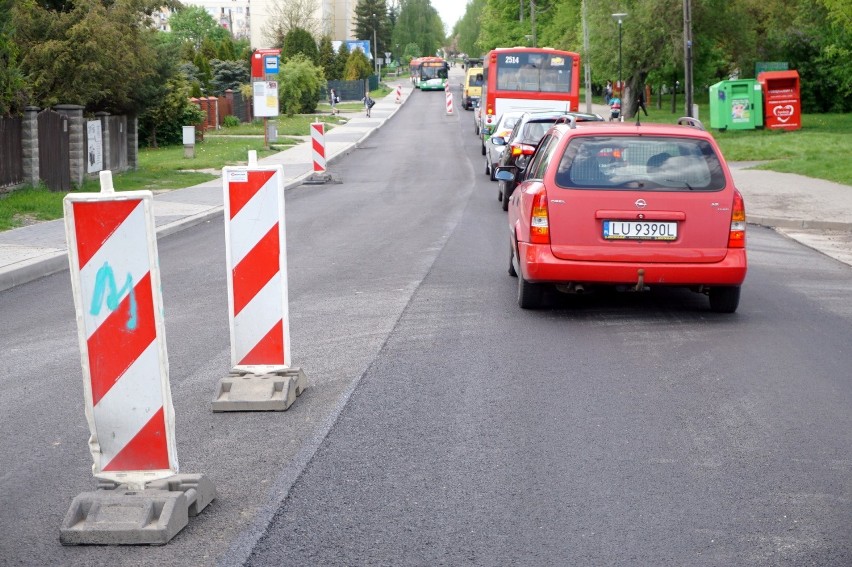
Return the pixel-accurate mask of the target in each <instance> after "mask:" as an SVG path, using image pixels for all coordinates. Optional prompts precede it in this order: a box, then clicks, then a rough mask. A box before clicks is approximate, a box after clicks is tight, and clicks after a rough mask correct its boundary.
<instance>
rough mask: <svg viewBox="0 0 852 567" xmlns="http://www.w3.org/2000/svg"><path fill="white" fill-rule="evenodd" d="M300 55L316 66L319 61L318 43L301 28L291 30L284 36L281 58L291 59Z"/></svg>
mask: <svg viewBox="0 0 852 567" xmlns="http://www.w3.org/2000/svg"><path fill="white" fill-rule="evenodd" d="M300 53H301V54H302V55H304V56H305V57H307V58H308V59H310V61H311V62H312V63H314V64H317V63H318V61H319V51H318V50H317V42H316V41H315V40H314V37H313V36H312V35H311V33H310V32H309V31H308V30H305V29H302V28H299V27H296V28H291V29H290V31H288V32H287V33H286V34H285V35H284V42H283V43H282V44H281V57H282V59H290V58H292V57H294V56H296V55H298V54H300Z"/></svg>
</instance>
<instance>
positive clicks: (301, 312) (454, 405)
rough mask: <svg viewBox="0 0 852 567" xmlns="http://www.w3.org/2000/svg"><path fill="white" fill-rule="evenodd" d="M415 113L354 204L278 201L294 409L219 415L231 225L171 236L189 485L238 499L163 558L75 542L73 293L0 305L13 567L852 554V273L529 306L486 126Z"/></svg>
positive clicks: (759, 276) (169, 265) (819, 561)
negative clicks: (304, 383)
mask: <svg viewBox="0 0 852 567" xmlns="http://www.w3.org/2000/svg"><path fill="white" fill-rule="evenodd" d="M412 97H413V100H410V101H409V102H408V103H407V104H406V105H405V107H404V108H403V109H401V111H400V112H399V113H398V114H397V115H396V116H395V117H394V118H393V120H392V121H391V122H389V123H388V124H387V125H386V126H385V127H384V128H382V130H380V131H379V132H378V133H376V135H374V136H373V137H371V138H370V140H369V141H368V142H367V144H366V145H365V147H363V148H362V149H360V150H357V151H355V152H353V153H352V154H350V155H349V156H347V157H346V158H345V159H344V160H342V161H341V162H339V165H336V166H335V167H334V172H335V173H336V174H338V175H339V176H340V177H342V178H343V180H344V183H343V184H341V185H327V186H322V187H302V188H297V189H294V190H291V191H288V193H287V211H288V213H287V222H288V233H287V237H288V252H289V257H288V261H289V268H290V277H289V280H290V301H291V305H290V317H291V324H292V328H293V333H294V336H293V358H294V361H295V363H296V364H298V365H301V366H302V367H303V368H304V369H305V371H306V373H307V375H308V378H309V388H308V390H306V392H305V393H304V394H303V396H302V397H300V398H299V400H298V401H297V402H296V404H294V406H293V407H292V408H291V409H290V410H288V411H287V412H285V413H245V414H242V413H240V414H212V413H211V412H210V409H209V402H210V400H211V399H212V396H213V393H214V388H215V384H216V382H217V381H218V380H219V378H221V377H222V376H223V375H224V374H225V373H226V372H227V367H228V333H227V306H226V301H225V297H226V292H225V268H224V234H223V228H222V223H221V221H218V220H216V221H211V222H208V223H205V224H203V225H201V226H198V227H194V228H192V229H189V230H186V231H184V232H181V233H179V234H175V235H172V236H169V237H166V238H163V239H161V240H160V242H159V249H160V262H161V268H162V281H163V291H164V303H165V310H166V325H167V337H168V347H169V359H170V364H171V369H170V370H171V384H172V394H173V398H174V403H175V411H176V415H177V436H178V453H179V456H180V460H181V471H182V472H192V473H203V474H206V475H207V476H209V477H210V478H211V479H212V480H213V482H214V483H215V485H216V487H217V489H218V491H219V497H218V499H217V500H216V501H214V503H213V504H212V505H211V506H210V507H209V508H208V509H207V510H205V512H204V513H203V514H202V515H201V516H199V517H197V518H193V519H191V521H190V524H189V526H188V527H187V528H186V529H185V530H184V531H183V532H181V533H180V534H179V535H178V536H177V537H176V538H175V539H174V540H173V541H172V542H170V543H169V544H168V545H167V546H164V547H150V548H149V547H128V548H113V547H80V548H64V547H62V546H61V545H60V544H59V542H58V528H59V525H60V523H61V520H62V517H63V516H64V514H65V512H66V510H67V507H68V505H69V503H70V501H71V499H72V498H73V497H74V496H75V495H77V494H78V493H80V492H83V491H86V490H91V489H92V488H93V485H94V483H93V480H92V477H91V473H90V466H91V457H90V456H89V454H88V451H87V447H86V443H85V440H86V439H87V437H88V430H87V428H86V424H85V420H84V418H83V412H82V395H81V388H80V384H81V379H80V364H79V351H78V347H77V343H76V328H75V323H74V311H73V304H72V301H71V294H70V289H69V283H68V279H67V278H68V275H67V273H62V274H57V275H55V276H51V277H48V278H44V279H42V280H39V281H36V282H32V283H30V284H26V285H23V286H19V287H17V288H13V289H11V290H8V291H5V292H2V293H0V313H3V325H2V326H0V337H2V342H3V344H4V345H5V349H4V355H3V356H4V361H5V362H4V365H3V366H4V367H5V368H6V369H7V372H6V373H4V375H3V376H2V378H0V380H2V382H0V385H2V387H0V407H2V408H4V411H3V412H2V414H0V425H2V427H3V431H4V434H5V435H4V436H3V437H2V438H0V455H2V456H3V469H2V470H0V488H2V490H0V563H8V564H12V565H16V564H23V565H47V564H63V565H92V564H116V565H151V564H163V565H166V564H178V565H212V564H220V565H234V564H239V563H242V562H244V561H248V563H249V564H251V565H442V564H443V565H489V566H490V565H571V564H613V565H619V564H620V565H666V564H667V565H787V564H790V565H799V564H815V565H849V564H850V563H852V541H850V539H852V537H850V527H849V526H850V525H851V524H850V520H852V506H851V505H850V487H851V486H852V482H850V481H852V463H850V460H849V455H850V449H852V438H850V434H849V432H850V431H852V427H850V426H852V423H850V422H852V411H850V410H852V396H851V395H850V383H849V382H850V377H849V371H848V369H849V368H850V366H852V351H850V349H849V347H848V337H849V336H852V301H850V297H852V270H850V268H849V267H848V266H846V265H844V264H841V263H839V262H837V261H834V260H831V259H830V258H827V257H825V256H823V255H821V254H819V253H816V252H814V251H812V250H810V249H808V248H805V247H803V246H801V245H799V244H796V243H795V242H792V241H790V240H788V239H786V238H784V237H781V236H779V235H777V234H776V233H774V232H772V231H770V230H767V229H761V228H755V227H751V228H750V232H749V253H750V261H751V263H750V273H749V276H748V279H747V281H746V286H745V288H744V291H743V299H742V303H741V307H740V310H739V311H738V313H737V314H735V315H733V316H725V315H717V314H712V313H710V312H709V309H708V307H707V300H706V298H705V297H703V296H699V295H695V294H692V293H690V292H687V291H681V290H672V291H661V292H655V293H651V294H643V295H627V294H623V295H615V296H607V297H597V296H589V297H583V298H556V299H555V301H554V306H553V308H552V309H550V310H545V311H541V312H526V311H521V310H520V309H518V308H517V305H516V304H515V297H514V294H515V285H516V280H515V279H513V278H511V277H509V276H508V274H507V273H506V266H507V264H508V245H507V241H506V236H505V232H504V231H505V230H507V229H506V221H505V213H503V212H502V210H500V208H499V203H498V202H497V200H496V194H497V186H496V183H493V182H490V181H488V178H487V177H486V176H484V175H483V174H482V171H483V165H484V164H483V159H484V158H483V157H482V156H481V154H480V153H479V143H478V140H477V138H476V137H474V136H473V135H472V126H471V124H470V120H471V115H470V113H465V112H460V113H459V114H458V115H457V116H455V117H447V116H444V114H443V103H444V100H443V97H442V96H441V95H440V93H415V94H413V95H412ZM424 117H434V119H431V118H430V119H426V118H424ZM424 156H428V157H427V158H426V159H424ZM326 433H328V435H326ZM282 504H283V505H282Z"/></svg>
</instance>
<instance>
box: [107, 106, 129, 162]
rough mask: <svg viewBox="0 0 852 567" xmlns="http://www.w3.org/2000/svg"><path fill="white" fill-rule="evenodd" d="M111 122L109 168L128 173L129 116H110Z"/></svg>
mask: <svg viewBox="0 0 852 567" xmlns="http://www.w3.org/2000/svg"><path fill="white" fill-rule="evenodd" d="M107 120H108V121H109V154H110V155H109V168H110V169H111V170H112V171H127V169H128V168H127V116H123V115H122V116H110V117H108V118H107Z"/></svg>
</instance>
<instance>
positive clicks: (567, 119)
mask: <svg viewBox="0 0 852 567" xmlns="http://www.w3.org/2000/svg"><path fill="white" fill-rule="evenodd" d="M554 124H568V126H570V128H571V129H572V130H574V129H575V128H577V117H576V116H573V115H571V114H566V115H565V116H560V117H559V118H557V119H556V122H554Z"/></svg>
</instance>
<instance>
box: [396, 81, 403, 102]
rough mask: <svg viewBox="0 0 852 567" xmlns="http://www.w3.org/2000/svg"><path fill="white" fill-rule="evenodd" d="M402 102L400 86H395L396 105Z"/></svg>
mask: <svg viewBox="0 0 852 567" xmlns="http://www.w3.org/2000/svg"><path fill="white" fill-rule="evenodd" d="M401 102H402V85H397V86H396V103H397V104H400V103H401Z"/></svg>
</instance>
